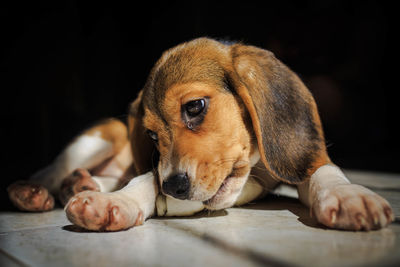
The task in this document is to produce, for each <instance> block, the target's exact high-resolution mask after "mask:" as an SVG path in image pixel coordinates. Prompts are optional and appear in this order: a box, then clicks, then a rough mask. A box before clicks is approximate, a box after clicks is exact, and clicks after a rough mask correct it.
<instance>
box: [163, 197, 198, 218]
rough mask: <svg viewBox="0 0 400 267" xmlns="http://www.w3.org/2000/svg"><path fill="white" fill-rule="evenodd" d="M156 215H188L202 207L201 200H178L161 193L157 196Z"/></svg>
mask: <svg viewBox="0 0 400 267" xmlns="http://www.w3.org/2000/svg"><path fill="white" fill-rule="evenodd" d="M156 205H157V216H190V215H193V214H195V213H197V212H199V211H201V210H203V209H204V205H203V202H201V201H191V200H179V199H175V198H172V197H169V196H164V195H162V194H160V195H158V197H157V202H156Z"/></svg>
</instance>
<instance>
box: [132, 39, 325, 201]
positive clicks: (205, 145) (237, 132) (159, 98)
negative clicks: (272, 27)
mask: <svg viewBox="0 0 400 267" xmlns="http://www.w3.org/2000/svg"><path fill="white" fill-rule="evenodd" d="M141 97H142V99H141V101H142V103H141V105H143V116H144V117H143V123H144V126H145V128H147V129H150V130H151V131H154V132H156V133H158V135H159V144H158V149H159V153H160V168H161V169H162V168H163V167H165V166H166V165H167V164H166V163H165V161H168V164H171V163H172V165H173V166H175V167H176V166H178V165H179V163H180V162H184V161H190V160H192V159H193V160H194V159H195V161H196V164H197V167H196V168H197V172H196V173H197V174H196V177H192V178H191V182H192V198H191V199H197V198H196V197H195V196H194V198H193V194H195V193H194V192H193V191H194V190H195V189H196V190H200V191H201V190H202V191H203V194H201V195H212V194H213V193H215V192H216V191H217V190H218V188H219V186H220V185H221V183H222V182H223V180H224V178H225V177H226V176H227V175H229V174H230V172H232V171H233V170H234V169H235V168H234V167H233V165H234V164H238V162H248V161H249V156H250V152H251V151H254V149H255V148H254V144H257V146H258V150H259V151H260V154H261V160H262V161H263V163H264V165H265V167H266V169H267V170H268V172H269V173H270V175H271V176H272V177H274V178H275V179H278V180H282V181H285V182H288V183H299V182H302V181H304V180H305V179H307V178H308V177H309V176H310V175H311V174H312V173H313V172H314V171H315V170H316V169H317V168H318V167H320V166H322V165H324V164H326V163H328V162H329V157H328V156H327V153H326V149H325V143H324V137H323V132H322V127H321V122H320V119H319V116H318V111H317V109H316V105H315V102H314V99H313V97H312V95H311V94H310V92H309V91H308V90H307V88H306V87H305V86H304V84H303V83H302V82H301V81H300V79H299V78H298V77H297V76H296V75H295V74H294V73H293V72H292V71H290V70H289V69H288V68H287V67H286V66H285V65H284V64H282V63H281V62H280V61H279V60H277V59H276V58H275V57H274V56H273V54H272V53H271V52H268V51H266V50H262V49H259V48H256V47H252V46H245V45H242V44H234V45H231V46H229V45H224V44H222V43H220V42H217V41H214V40H210V39H207V38H200V39H196V40H194V41H191V42H188V43H184V44H181V45H179V46H177V47H175V48H172V49H170V50H168V51H166V52H165V53H164V54H163V56H162V57H161V59H160V60H159V61H158V62H157V63H156V65H155V66H154V68H153V69H152V71H151V73H150V76H149V78H148V80H147V82H146V85H145V87H144V89H143V92H142V96H141ZM201 97H210V99H211V100H210V101H211V103H210V111H208V112H207V115H206V116H205V120H204V122H203V123H202V125H201V127H200V128H199V129H198V130H196V131H191V130H189V129H187V128H186V127H185V125H184V123H183V122H182V119H181V116H180V114H181V111H180V108H181V105H182V104H184V103H186V102H187V101H189V100H193V99H197V98H201ZM136 106H139V105H137V104H136ZM216 109H218V111H216ZM135 110H138V109H135ZM133 113H137V112H136V111H134V112H132V114H133ZM249 118H250V119H249ZM135 119H139V120H140V119H142V118H141V117H140V116H136V117H135ZM248 121H251V125H252V127H250V129H249V125H248ZM143 131H144V130H143ZM133 136H134V138H136V136H135V135H133ZM234 144H240V148H235V149H233V148H232V147H233V146H234ZM239 150H242V151H241V152H240V153H242V154H240V153H239V152H238V151H239ZM147 160H148V161H151V160H149V159H147ZM229 160H230V161H231V162H229V163H228V161H229ZM218 161H224V162H225V163H223V164H215V163H216V162H218ZM242 165H243V164H242ZM244 165H246V164H244ZM160 168H159V170H160ZM241 168H244V170H246V171H247V170H248V169H249V168H250V167H249V164H247V165H246V166H245V167H241ZM164 178H166V177H164Z"/></svg>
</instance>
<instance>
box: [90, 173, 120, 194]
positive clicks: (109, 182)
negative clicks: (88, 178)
mask: <svg viewBox="0 0 400 267" xmlns="http://www.w3.org/2000/svg"><path fill="white" fill-rule="evenodd" d="M92 179H93V180H94V181H95V182H96V183H97V184H98V185H99V187H100V192H113V191H115V190H117V188H118V178H115V177H103V176H102V177H98V176H92Z"/></svg>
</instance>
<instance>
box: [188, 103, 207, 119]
mask: <svg viewBox="0 0 400 267" xmlns="http://www.w3.org/2000/svg"><path fill="white" fill-rule="evenodd" d="M205 106H206V102H205V100H204V99H198V100H193V101H190V102H188V103H186V104H185V110H186V112H187V114H188V115H189V116H190V117H196V116H198V115H199V114H201V112H202V111H203V110H204V108H205Z"/></svg>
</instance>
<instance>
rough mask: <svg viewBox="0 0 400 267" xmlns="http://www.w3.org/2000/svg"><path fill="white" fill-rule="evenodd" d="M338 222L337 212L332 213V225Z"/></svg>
mask: <svg viewBox="0 0 400 267" xmlns="http://www.w3.org/2000/svg"><path fill="white" fill-rule="evenodd" d="M335 222H336V211H332V212H331V223H332V224H334V223H335Z"/></svg>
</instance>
